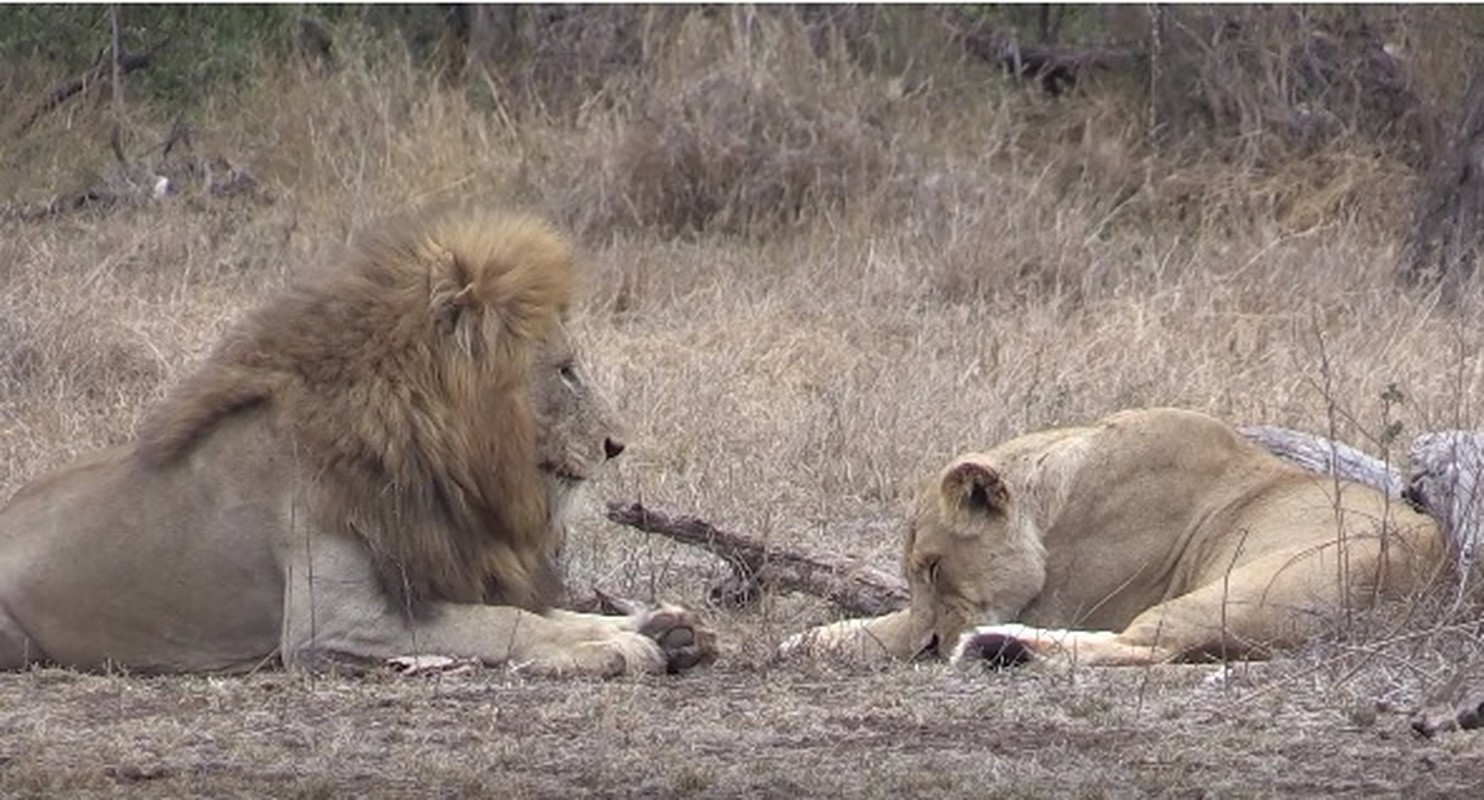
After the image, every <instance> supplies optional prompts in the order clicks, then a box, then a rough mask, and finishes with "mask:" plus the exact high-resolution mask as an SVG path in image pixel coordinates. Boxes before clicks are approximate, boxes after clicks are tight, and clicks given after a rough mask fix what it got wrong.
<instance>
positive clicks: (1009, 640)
mask: <svg viewBox="0 0 1484 800" xmlns="http://www.w3.org/2000/svg"><path fill="white" fill-rule="evenodd" d="M1030 630H1031V629H1030V628H1027V627H1026V626H1024V625H985V626H982V627H979V628H974V629H971V630H969V631H966V632H965V633H964V634H963V635H962V636H960V637H958V644H957V645H955V646H954V648H953V655H951V656H949V658H948V661H949V663H950V664H954V665H958V664H970V663H972V664H983V665H984V666H986V667H993V668H995V669H1004V668H1006V667H1014V666H1019V665H1020V664H1024V663H1027V662H1029V661H1032V660H1034V659H1035V658H1036V653H1035V651H1034V650H1032V649H1031V646H1030V645H1028V644H1027V643H1026V639H1025V636H1026V634H1027V632H1028V631H1030Z"/></svg>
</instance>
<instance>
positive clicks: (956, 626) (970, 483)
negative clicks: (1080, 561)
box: [903, 457, 1046, 656]
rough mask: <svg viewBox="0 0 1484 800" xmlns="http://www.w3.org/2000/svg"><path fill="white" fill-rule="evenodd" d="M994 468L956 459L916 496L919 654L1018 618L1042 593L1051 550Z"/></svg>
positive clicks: (912, 538) (909, 571) (911, 574)
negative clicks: (970, 631)
mask: <svg viewBox="0 0 1484 800" xmlns="http://www.w3.org/2000/svg"><path fill="white" fill-rule="evenodd" d="M1016 500H1017V498H1015V497H1014V496H1013V495H1012V493H1011V491H1010V488H1009V487H1008V486H1007V485H1006V484H1005V481H1004V480H1003V479H1002V478H1001V476H1000V474H999V473H998V472H997V471H996V470H995V468H994V467H993V466H992V465H990V464H988V463H986V462H984V461H982V460H975V459H972V458H967V457H966V458H960V459H956V460H955V461H954V462H953V463H952V464H949V465H948V467H947V468H946V469H944V470H943V472H942V473H941V475H940V476H939V478H938V479H937V480H936V481H933V482H932V483H930V484H929V485H928V486H927V487H925V488H924V490H923V491H922V492H921V493H920V494H919V495H918V498H917V501H916V503H915V507H914V509H913V512H912V515H911V519H910V522H909V529H908V532H907V546H906V550H905V553H904V554H903V572H904V573H905V574H906V577H907V582H908V584H909V585H910V586H911V589H912V605H911V617H912V628H913V631H914V636H916V637H917V640H918V644H919V647H920V648H921V649H920V651H919V652H924V653H932V654H936V655H941V656H946V655H948V653H949V652H950V651H951V650H952V648H953V646H954V645H955V644H956V643H957V641H958V637H959V635H960V634H962V633H963V632H964V631H966V630H968V629H969V628H970V627H972V626H975V625H981V624H995V623H1000V622H1009V621H1011V620H1013V619H1014V618H1015V616H1016V614H1018V613H1019V612H1020V610H1021V609H1022V608H1024V607H1025V606H1026V604H1027V603H1029V602H1030V601H1031V600H1032V599H1033V598H1034V597H1035V596H1036V595H1037V594H1039V593H1040V591H1041V586H1042V584H1043V583H1044V581H1045V578H1046V569H1045V551H1044V550H1043V549H1042V547H1041V542H1040V535H1039V533H1038V532H1037V531H1036V530H1035V528H1034V526H1033V524H1032V523H1031V522H1030V521H1029V518H1028V517H1027V516H1026V515H1024V514H1022V513H1020V511H1019V510H1018V509H1017V508H1016Z"/></svg>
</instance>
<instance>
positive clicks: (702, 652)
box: [634, 606, 717, 673]
mask: <svg viewBox="0 0 1484 800" xmlns="http://www.w3.org/2000/svg"><path fill="white" fill-rule="evenodd" d="M634 629H635V630H636V631H638V632H639V633H642V634H644V635H645V636H648V637H649V638H651V639H653V640H654V641H655V642H656V643H658V644H659V646H660V649H661V650H662V651H664V654H665V669H666V671H667V672H670V673H676V672H680V671H682V670H687V669H690V668H691V667H696V666H700V665H702V664H709V663H711V662H712V661H715V660H716V653H717V648H716V633H715V632H714V631H712V630H711V628H709V627H707V626H706V623H704V622H702V621H701V618H700V617H699V616H698V615H696V614H695V613H693V612H690V611H687V610H686V609H683V608H680V607H678V606H661V607H659V608H656V609H653V610H651V611H646V612H643V613H640V614H638V615H636V616H635V624H634Z"/></svg>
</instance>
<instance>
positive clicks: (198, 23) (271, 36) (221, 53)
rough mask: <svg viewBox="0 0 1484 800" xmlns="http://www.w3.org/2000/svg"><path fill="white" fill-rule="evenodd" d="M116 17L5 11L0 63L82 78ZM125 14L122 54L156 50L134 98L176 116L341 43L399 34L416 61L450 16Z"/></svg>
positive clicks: (301, 10) (230, 8) (271, 8)
mask: <svg viewBox="0 0 1484 800" xmlns="http://www.w3.org/2000/svg"><path fill="white" fill-rule="evenodd" d="M111 13H112V7H111V6H108V5H25V4H16V5H10V4H5V5H0V64H5V65H8V66H9V67H10V68H11V69H15V68H17V67H19V66H21V65H25V66H27V67H28V68H30V69H33V70H35V71H37V72H39V73H41V74H43V75H51V76H53V77H62V76H73V75H78V74H81V73H82V72H83V71H84V70H86V69H88V68H89V67H90V66H92V65H93V64H95V63H97V62H98V60H99V59H100V58H105V57H106V56H107V52H108V47H109V43H110V41H111V37H112V22H111ZM121 13H122V17H121V21H122V23H123V25H122V28H123V30H122V34H123V44H124V50H125V52H128V53H144V52H148V51H151V50H152V49H154V48H156V47H159V49H158V50H157V51H155V55H154V62H153V63H152V64H151V66H150V67H149V68H148V69H146V70H142V71H139V72H137V73H135V74H133V75H131V76H130V77H129V95H130V96H131V97H132V98H139V99H145V100H154V101H158V102H160V103H161V104H162V105H164V106H166V107H169V108H173V109H176V110H179V109H182V108H190V107H193V106H196V105H198V104H199V103H201V102H202V101H203V100H205V99H207V98H209V97H211V96H212V95H214V94H216V93H217V92H220V91H223V90H231V89H236V88H241V87H242V86H244V85H246V84H247V83H249V82H250V81H251V80H252V79H253V78H254V76H255V74H256V71H257V68H258V67H259V66H260V65H261V64H263V63H265V62H271V61H277V60H281V59H284V58H289V57H293V56H294V55H296V54H297V53H299V52H301V50H302V51H308V50H313V49H322V48H330V47H331V46H332V45H333V43H334V42H335V40H341V39H358V40H361V41H362V42H363V43H364V42H366V41H370V40H386V39H393V38H395V37H401V38H403V39H405V41H406V42H407V44H408V46H409V47H410V48H411V49H412V50H413V52H414V54H415V55H417V56H419V57H422V58H427V57H430V56H431V54H432V52H433V50H434V49H435V48H436V46H437V43H438V40H439V36H440V35H441V33H442V31H443V28H444V26H445V25H446V24H447V22H448V15H449V11H448V7H447V6H435V5H423V6H381V5H371V6H352V5H221V4H204V5H197V4H178V5H175V4H172V5H134V4H125V5H123V6H122V7H121ZM312 37H318V38H319V39H320V41H311V38H312ZM162 43H164V46H163V47H160V45H161V44H162ZM373 49H374V48H373ZM319 55H326V54H325V53H320V54H319Z"/></svg>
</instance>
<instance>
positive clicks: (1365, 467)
mask: <svg viewBox="0 0 1484 800" xmlns="http://www.w3.org/2000/svg"><path fill="white" fill-rule="evenodd" d="M1237 432H1238V433H1240V434H1242V435H1243V436H1245V437H1247V438H1248V439H1250V440H1252V441H1253V442H1255V443H1257V444H1258V445H1261V446H1262V447H1263V448H1264V449H1266V450H1268V451H1269V452H1271V453H1273V454H1274V455H1277V456H1279V457H1281V458H1284V459H1287V460H1288V461H1292V462H1293V463H1295V464H1297V465H1299V466H1300V467H1303V468H1304V469H1307V470H1309V471H1310V472H1318V473H1319V474H1321V475H1335V476H1337V477H1339V478H1341V479H1343V480H1347V481H1354V482H1355V483H1359V484H1363V485H1365V486H1369V487H1371V488H1373V489H1375V490H1376V491H1378V492H1384V493H1386V494H1388V495H1390V496H1392V497H1401V496H1402V489H1403V482H1402V478H1401V475H1400V474H1399V473H1398V472H1397V470H1396V469H1395V468H1394V467H1392V466H1391V465H1390V464H1387V463H1386V462H1384V461H1382V460H1381V459H1379V458H1374V457H1372V456H1369V455H1366V454H1365V453H1363V452H1361V451H1359V450H1357V449H1355V448H1353V447H1351V446H1349V445H1347V444H1341V443H1340V442H1336V441H1331V440H1329V439H1326V438H1324V437H1322V436H1315V435H1314V434H1312V433H1302V432H1299V431H1291V430H1288V429H1286V428H1274V427H1271V426H1268V425H1250V426H1247V427H1244V428H1238V429H1237Z"/></svg>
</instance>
